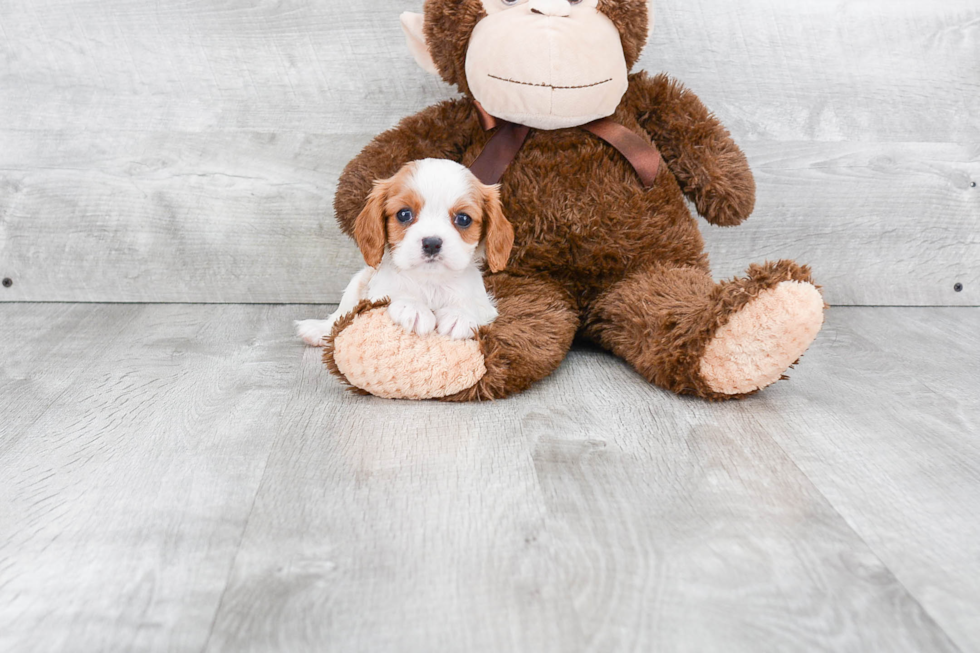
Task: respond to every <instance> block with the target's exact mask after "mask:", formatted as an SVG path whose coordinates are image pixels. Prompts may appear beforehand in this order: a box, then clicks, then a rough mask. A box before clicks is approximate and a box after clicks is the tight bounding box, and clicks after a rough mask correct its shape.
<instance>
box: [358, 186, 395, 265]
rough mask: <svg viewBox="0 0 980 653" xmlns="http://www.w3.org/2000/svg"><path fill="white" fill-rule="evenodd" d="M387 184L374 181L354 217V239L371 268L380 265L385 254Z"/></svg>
mask: <svg viewBox="0 0 980 653" xmlns="http://www.w3.org/2000/svg"><path fill="white" fill-rule="evenodd" d="M387 195H388V184H387V183H386V182H383V181H382V182H376V183H375V184H374V190H372V191H371V194H370V195H368V199H367V204H365V205H364V210H363V211H361V212H360V213H359V214H358V216H357V218H355V219H354V241H355V242H356V243H357V246H358V247H359V248H360V250H361V255H362V256H363V257H364V262H365V263H367V264H368V265H370V266H371V267H372V268H376V267H378V266H379V265H381V259H382V258H383V257H384V255H385V210H384V209H385V201H386V199H387Z"/></svg>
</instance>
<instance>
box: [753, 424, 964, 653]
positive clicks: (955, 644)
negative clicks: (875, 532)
mask: <svg viewBox="0 0 980 653" xmlns="http://www.w3.org/2000/svg"><path fill="white" fill-rule="evenodd" d="M750 419H751V420H752V422H754V423H755V424H756V426H757V427H758V428H759V432H760V433H765V437H766V438H768V440H769V441H770V442H771V443H772V444H773V446H775V447H776V448H777V449H778V450H779V451H780V452H781V453H782V454H783V456H785V457H786V460H788V461H789V462H790V464H791V465H793V467H794V468H795V469H796V470H797V471H798V472H799V473H800V474H801V475H802V477H803V478H805V479H806V481H807V483H809V484H810V487H811V488H812V489H813V491H814V492H816V493H817V495H818V496H820V498H822V499H823V500H824V501H825V502H826V504H827V507H829V508H830V509H831V510H832V511H833V512H834V514H835V515H837V516H838V517H839V518H840V520H841V522H842V523H843V524H844V525H845V526H847V529H848V530H849V531H850V532H851V533H853V534H854V536H855V537H856V538H857V539H858V540H859V541H861V542H863V543H864V545H865V546H866V547H868V551H870V552H871V554H872V555H873V556H874V557H875V560H877V561H878V562H879V563H881V566H882V567H883V568H884V569H887V570H888V574H889V575H890V576H891V577H892V578H893V579H894V581H895V582H896V583H898V586H899V587H901V588H902V591H904V592H905V594H906V595H907V596H908V597H909V598H910V599H911V600H912V601H914V602H915V604H916V605H917V606H919V609H920V610H921V611H922V614H923V615H924V616H925V617H926V618H928V619H929V621H930V622H931V623H932V624H933V625H934V626H935V627H936V629H937V630H938V631H939V632H941V633H942V634H943V635H944V636H945V637H946V639H947V640H948V641H949V643H950V644H952V645H953V647H954V648H955V649H956V650H957V651H959V652H960V653H964V649H963V648H962V647H961V646H960V643H959V642H957V641H956V640H954V639H953V636H952V635H950V634H949V632H948V631H947V630H946V628H945V627H943V625H942V624H940V623H939V622H938V621H937V620H936V617H935V616H934V615H933V614H932V612H930V611H929V610H928V609H926V607H925V606H924V605H923V604H922V601H920V600H919V597H918V596H917V595H916V594H914V593H913V592H912V590H910V589H909V588H908V586H907V585H906V584H905V582H904V581H902V579H901V578H899V577H898V575H897V574H896V573H895V570H894V569H892V567H891V566H890V565H888V564H887V563H886V562H885V561H884V559H882V557H881V555H880V554H879V553H878V551H877V550H876V549H875V548H874V547H873V546H872V545H871V543H870V542H868V541H867V540H866V539H865V537H864V536H863V535H862V534H861V533H860V532H858V530H857V529H856V528H855V527H854V525H853V524H852V523H851V521H850V520H849V519H848V518H847V517H845V516H844V515H843V514H842V513H841V512H840V510H838V509H837V506H836V505H834V503H833V502H832V501H831V500H830V498H829V497H828V496H827V495H826V494H824V492H823V490H821V489H820V488H819V487H818V486H817V484H816V483H815V482H814V481H813V479H812V478H810V475H809V474H807V473H806V471H804V470H803V468H801V467H800V466H799V464H797V462H796V459H795V458H793V456H791V455H790V454H789V452H788V451H786V449H785V448H784V447H783V446H782V445H781V444H779V442H777V441H776V439H775V438H773V437H772V436H771V435H769V434H768V433H767V432H766V427H765V425H764V424H762V423H761V422H759V421H758V420H757V419H756V418H755V417H753V416H750Z"/></svg>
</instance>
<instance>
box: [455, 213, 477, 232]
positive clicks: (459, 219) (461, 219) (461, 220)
mask: <svg viewBox="0 0 980 653" xmlns="http://www.w3.org/2000/svg"><path fill="white" fill-rule="evenodd" d="M453 224H455V225H456V226H457V227H459V228H460V229H466V228H467V227H468V226H470V225H471V224H473V218H471V217H470V216H468V215H466V214H465V213H457V214H456V217H455V218H453Z"/></svg>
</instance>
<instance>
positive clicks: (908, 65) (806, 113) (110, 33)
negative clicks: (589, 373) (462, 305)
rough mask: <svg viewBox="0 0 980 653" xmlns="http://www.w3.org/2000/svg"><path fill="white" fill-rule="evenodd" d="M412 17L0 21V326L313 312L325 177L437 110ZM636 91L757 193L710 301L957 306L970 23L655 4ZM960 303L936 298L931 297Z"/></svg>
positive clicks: (871, 5)
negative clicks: (164, 310) (751, 282)
mask: <svg viewBox="0 0 980 653" xmlns="http://www.w3.org/2000/svg"><path fill="white" fill-rule="evenodd" d="M420 7H421V0H356V1H353V0H279V1H272V0H242V1H230V0H195V1H194V2H170V3H168V2H157V1H155V0H3V2H0V276H2V277H9V278H11V279H12V280H13V286H12V287H10V288H8V289H4V288H0V301H61V300H68V301H160V302H184V301H193V302H331V301H336V300H337V299H338V298H339V293H340V291H341V289H342V288H343V286H344V284H345V283H346V281H347V279H348V277H349V276H350V275H351V274H352V273H353V271H354V270H355V269H356V268H357V267H358V266H359V265H360V264H361V263H360V259H359V255H358V253H357V252H356V250H355V248H354V247H353V245H352V244H351V243H350V242H348V241H347V240H346V239H345V238H344V237H343V236H342V235H341V234H340V233H339V231H338V230H337V228H336V226H335V225H334V221H333V216H332V214H331V199H332V196H333V192H334V188H335V184H336V180H337V177H338V175H339V173H340V171H341V169H342V168H343V166H344V164H345V163H346V162H347V161H348V160H349V159H350V158H351V157H353V156H354V155H355V154H356V153H357V152H358V150H359V149H360V148H361V147H362V146H363V145H364V144H366V143H367V142H368V141H369V140H370V139H371V138H372V136H374V135H375V134H377V133H378V132H380V131H382V130H384V129H386V128H388V127H390V126H391V125H393V124H395V123H396V122H397V121H398V120H399V119H400V118H401V117H403V116H405V115H408V114H410V113H413V112H415V111H418V110H419V109H422V108H423V107H425V106H427V105H429V104H431V103H433V102H436V101H438V100H441V99H443V98H447V97H450V96H451V95H452V89H451V88H449V87H447V86H446V85H444V84H442V83H441V82H439V81H438V80H436V79H435V78H432V77H429V76H427V75H426V74H425V73H423V72H422V71H420V70H418V69H417V68H416V66H415V64H414V62H413V61H412V59H411V57H410V56H409V54H408V52H407V50H406V48H405V46H404V42H403V39H402V36H401V32H400V29H399V27H398V14H399V13H400V12H401V11H403V10H419V9H420ZM657 20H658V25H657V28H656V30H655V33H654V37H653V40H652V42H651V44H650V45H649V46H648V47H647V50H646V52H645V54H644V57H643V59H642V61H641V63H640V66H641V67H643V68H645V69H647V70H650V71H660V70H664V71H668V72H669V73H671V74H673V75H675V76H676V77H678V78H680V79H681V80H683V81H685V82H686V83H687V84H688V85H689V86H690V87H692V88H693V89H694V90H695V91H696V92H697V93H698V94H699V95H700V96H701V97H702V99H703V100H704V101H705V102H706V103H707V104H708V105H709V106H710V107H711V108H712V109H713V110H714V111H715V112H716V113H717V114H718V115H719V116H720V117H721V118H722V120H724V122H725V123H726V124H727V125H729V126H730V128H731V129H732V131H733V133H734V135H735V137H736V138H737V139H738V141H739V142H740V143H741V144H742V145H743V147H744V149H745V150H746V152H747V153H748V155H749V158H750V160H751V162H752V164H753V166H754V168H755V171H756V174H757V178H758V181H759V205H758V209H757V211H756V214H755V216H754V217H753V218H752V219H751V220H750V221H749V222H748V223H746V224H745V225H743V226H741V227H739V228H736V229H717V228H713V227H709V226H707V225H704V232H705V234H706V236H707V241H708V247H709V251H710V252H711V254H712V259H713V262H714V267H715V271H716V273H717V274H718V276H729V275H731V274H735V273H737V272H738V271H740V270H742V269H743V268H744V267H745V266H746V265H747V264H748V263H749V262H751V261H760V260H763V259H773V258H782V257H791V258H796V259H798V260H800V261H805V262H809V263H811V264H812V265H813V267H814V269H815V271H816V275H817V277H818V279H819V281H820V282H821V283H822V284H823V285H824V286H825V288H826V294H827V297H828V299H829V301H831V302H832V303H836V304H868V305H894V304H901V305H978V304H980V189H978V188H977V187H976V183H977V182H978V181H980V1H978V0H943V2H922V1H919V0H869V1H867V2H860V3H842V2H839V1H838V0H808V1H807V2H793V3H787V2H785V0H741V1H739V2H730V1H728V0H684V1H681V0H662V1H661V2H659V3H658V16H657ZM957 283H960V284H962V285H963V290H962V292H955V291H954V285H955V284H957Z"/></svg>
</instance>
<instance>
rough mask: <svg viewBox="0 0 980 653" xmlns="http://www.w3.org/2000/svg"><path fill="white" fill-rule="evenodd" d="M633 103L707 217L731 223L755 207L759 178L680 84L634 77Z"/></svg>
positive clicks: (660, 77) (630, 94) (725, 132)
mask: <svg viewBox="0 0 980 653" xmlns="http://www.w3.org/2000/svg"><path fill="white" fill-rule="evenodd" d="M628 101H629V102H630V106H631V107H632V108H633V110H634V111H635V112H636V113H637V116H638V118H639V121H640V124H641V125H642V126H643V128H644V129H646V130H647V132H648V133H649V134H650V136H652V137H653V141H654V143H656V145H657V147H658V148H660V152H661V153H662V154H663V157H664V160H665V161H666V163H667V166H668V167H669V168H670V170H671V172H673V173H674V176H676V177H677V181H678V182H679V183H680V185H681V189H683V191H684V194H685V195H686V196H687V197H688V199H690V200H691V201H692V202H694V204H695V206H696V207H697V209H698V213H700V214H701V215H702V216H703V217H704V219H705V220H707V221H708V222H710V223H711V224H715V225H719V226H723V227H728V226H732V225H737V224H740V223H741V222H742V221H744V220H745V219H746V218H748V217H749V215H750V214H751V213H752V209H753V208H755V179H753V177H752V171H751V170H749V163H748V161H747V160H746V158H745V155H744V154H743V153H742V150H740V149H739V148H738V146H737V145H735V142H734V141H733V140H732V137H731V135H730V134H729V133H728V130H726V129H725V128H724V127H723V126H722V124H721V123H720V122H719V121H718V119H717V118H715V117H714V116H713V115H712V114H711V113H710V112H709V111H708V110H707V109H706V108H705V106H704V105H703V104H702V103H701V100H699V99H698V97H697V96H696V95H695V94H694V93H692V92H691V91H689V90H687V89H685V88H684V87H683V86H682V85H681V84H680V83H678V82H676V81H674V80H672V79H670V78H669V77H667V76H666V75H663V74H660V75H657V76H656V77H653V78H651V77H649V76H648V75H647V74H646V73H643V72H641V73H637V74H635V75H631V76H630V89H629V91H628Z"/></svg>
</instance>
